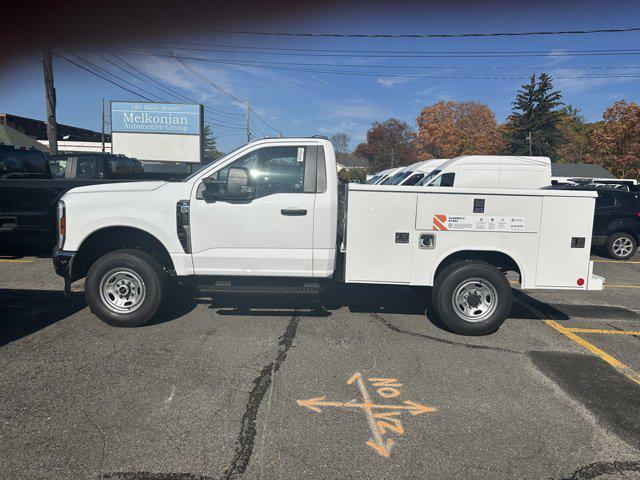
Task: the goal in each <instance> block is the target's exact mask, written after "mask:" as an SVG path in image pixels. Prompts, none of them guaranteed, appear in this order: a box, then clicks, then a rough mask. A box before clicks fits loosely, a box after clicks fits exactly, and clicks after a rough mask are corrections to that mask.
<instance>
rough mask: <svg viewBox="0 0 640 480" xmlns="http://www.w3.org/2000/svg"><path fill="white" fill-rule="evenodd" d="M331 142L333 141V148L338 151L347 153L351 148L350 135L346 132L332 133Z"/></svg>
mask: <svg viewBox="0 0 640 480" xmlns="http://www.w3.org/2000/svg"><path fill="white" fill-rule="evenodd" d="M330 140H331V143H333V148H334V149H335V151H336V152H337V153H347V151H348V150H349V141H350V140H351V139H350V138H349V135H347V134H346V133H336V134H334V135H331V138H330Z"/></svg>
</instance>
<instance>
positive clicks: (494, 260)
mask: <svg viewBox="0 0 640 480" xmlns="http://www.w3.org/2000/svg"><path fill="white" fill-rule="evenodd" d="M464 260H480V261H483V262H486V263H489V264H490V265H493V266H494V267H496V268H497V269H498V270H500V271H502V272H515V273H517V274H518V277H519V280H520V282H522V274H521V272H520V267H519V266H518V264H517V263H516V261H515V260H514V259H513V258H511V257H510V256H509V255H507V254H506V253H502V252H495V251H483V250H461V251H459V252H455V253H452V254H451V255H449V256H448V257H446V258H445V259H444V260H442V261H441V262H440V264H439V265H438V268H436V272H435V275H434V276H433V278H434V279H435V278H436V277H437V276H438V274H439V273H440V272H441V271H442V270H443V269H444V268H447V267H448V266H449V265H451V264H453V263H456V262H461V261H464Z"/></svg>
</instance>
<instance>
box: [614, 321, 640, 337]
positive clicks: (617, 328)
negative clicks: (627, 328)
mask: <svg viewBox="0 0 640 480" xmlns="http://www.w3.org/2000/svg"><path fill="white" fill-rule="evenodd" d="M607 325H609V326H610V327H611V328H613V329H614V330H617V331H619V332H624V328H620V327H617V326H615V325H612V324H611V323H609V322H607ZM631 336H632V337H633V338H640V335H631Z"/></svg>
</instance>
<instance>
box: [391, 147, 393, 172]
mask: <svg viewBox="0 0 640 480" xmlns="http://www.w3.org/2000/svg"><path fill="white" fill-rule="evenodd" d="M393 157H394V151H393V147H391V168H393V160H394V158H393Z"/></svg>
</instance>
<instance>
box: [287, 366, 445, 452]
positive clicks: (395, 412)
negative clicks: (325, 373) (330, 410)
mask: <svg viewBox="0 0 640 480" xmlns="http://www.w3.org/2000/svg"><path fill="white" fill-rule="evenodd" d="M367 382H368V383H369V384H371V386H372V387H373V388H374V389H376V393H377V394H378V395H379V396H381V397H383V398H395V397H397V396H399V395H400V387H402V384H401V383H399V382H398V380H397V379H396V378H377V377H375V378H367ZM367 382H365V379H364V378H363V377H362V374H361V373H360V372H356V373H354V374H353V375H352V376H351V377H350V378H349V380H347V385H355V387H356V388H357V389H358V393H359V395H360V398H361V400H362V401H361V402H358V401H356V400H351V401H349V402H333V401H328V400H325V398H326V397H325V396H322V397H314V398H310V399H308V400H298V402H297V403H298V405H300V406H301V407H306V408H308V409H309V410H311V411H312V412H316V413H322V412H323V407H335V408H342V409H347V410H351V411H356V410H360V411H361V412H362V413H364V415H365V418H366V419H367V423H368V424H369V429H370V430H371V438H370V439H369V440H368V441H367V445H368V446H370V447H371V448H372V449H373V450H374V451H375V452H376V453H377V454H378V455H380V456H381V457H384V458H389V456H390V454H391V448H392V447H393V446H394V445H395V440H394V439H392V438H389V435H390V434H391V433H393V434H396V435H404V426H403V424H402V420H401V419H400V417H401V416H402V415H403V414H407V413H409V414H411V415H420V414H423V413H430V412H435V411H436V409H435V408H432V407H427V406H425V405H421V404H419V403H415V402H411V401H408V400H407V401H404V402H403V403H402V404H385V403H375V402H374V401H372V399H371V394H370V392H369V389H368V387H367ZM376 387H377V388H376Z"/></svg>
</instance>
